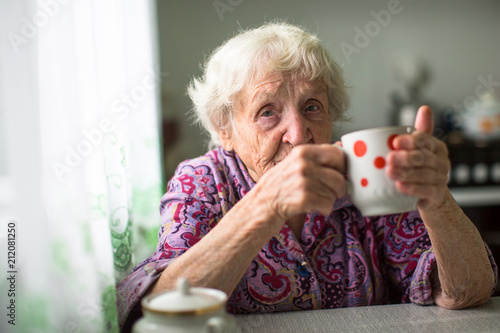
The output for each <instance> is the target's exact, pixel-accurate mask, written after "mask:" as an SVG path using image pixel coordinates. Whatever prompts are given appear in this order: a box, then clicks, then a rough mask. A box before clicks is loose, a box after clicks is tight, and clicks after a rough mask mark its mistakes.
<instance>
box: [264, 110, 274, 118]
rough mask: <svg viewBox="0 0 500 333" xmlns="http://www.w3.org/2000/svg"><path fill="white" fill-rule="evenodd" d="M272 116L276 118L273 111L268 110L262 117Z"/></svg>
mask: <svg viewBox="0 0 500 333" xmlns="http://www.w3.org/2000/svg"><path fill="white" fill-rule="evenodd" d="M271 116H274V112H273V111H271V110H266V111H264V112H262V117H271Z"/></svg>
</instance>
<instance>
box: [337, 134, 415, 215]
mask: <svg viewBox="0 0 500 333" xmlns="http://www.w3.org/2000/svg"><path fill="white" fill-rule="evenodd" d="M414 130H415V129H414V128H413V127H409V126H392V127H379V128H372V129H366V130H361V131H356V132H352V133H348V134H345V135H343V136H342V137H341V141H342V147H343V150H344V153H345V157H346V164H347V186H348V193H349V195H350V197H351V201H352V202H353V203H354V204H355V205H356V207H357V208H358V209H359V210H360V211H361V213H362V214H363V216H379V215H388V214H397V213H402V212H407V211H411V210H414V209H415V208H416V206H417V201H418V198H416V197H413V196H409V195H405V194H403V193H401V192H399V191H398V190H397V188H396V186H395V182H394V180H392V179H390V178H389V176H387V174H386V172H385V166H386V164H387V163H386V158H387V154H388V153H389V152H390V151H391V150H393V149H394V147H393V146H392V142H393V140H394V138H395V137H396V136H398V135H401V134H408V133H411V132H413V131H414Z"/></svg>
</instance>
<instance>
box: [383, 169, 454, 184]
mask: <svg viewBox="0 0 500 333" xmlns="http://www.w3.org/2000/svg"><path fill="white" fill-rule="evenodd" d="M388 175H389V177H390V178H391V179H394V180H399V181H402V182H405V183H414V184H419V185H432V186H435V185H440V186H446V184H447V183H448V175H447V174H446V173H442V172H439V171H436V170H433V169H430V168H404V167H403V168H398V169H393V170H390V171H388Z"/></svg>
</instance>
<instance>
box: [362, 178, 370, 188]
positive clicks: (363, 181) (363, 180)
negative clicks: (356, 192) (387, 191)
mask: <svg viewBox="0 0 500 333" xmlns="http://www.w3.org/2000/svg"><path fill="white" fill-rule="evenodd" d="M361 186H363V187H367V186H368V179H366V178H362V179H361Z"/></svg>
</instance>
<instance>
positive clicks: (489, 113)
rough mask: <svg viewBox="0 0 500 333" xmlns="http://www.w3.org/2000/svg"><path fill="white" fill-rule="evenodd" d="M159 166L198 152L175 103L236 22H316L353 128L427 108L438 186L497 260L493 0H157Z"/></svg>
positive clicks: (499, 110) (195, 132) (499, 126)
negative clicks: (446, 184)
mask: <svg viewBox="0 0 500 333" xmlns="http://www.w3.org/2000/svg"><path fill="white" fill-rule="evenodd" d="M157 8H158V26H159V43H160V59H161V67H162V71H163V72H168V73H169V75H168V76H167V77H165V78H164V80H163V81H162V108H163V119H164V126H163V127H164V159H165V177H166V179H168V178H170V176H171V175H172V173H173V171H174V168H175V166H176V165H177V164H178V163H179V161H181V160H184V159H187V158H192V157H195V156H198V155H200V154H203V153H204V152H205V151H206V142H207V140H206V138H207V137H206V136H205V135H204V133H203V132H202V131H201V130H200V129H199V128H198V127H196V126H193V125H192V124H191V121H190V119H189V117H188V116H186V112H187V111H188V110H189V109H190V107H191V105H190V101H189V99H188V97H187V96H186V86H187V84H188V83H189V81H190V80H191V78H192V77H194V76H198V75H200V74H201V70H200V64H201V63H203V61H204V59H205V58H206V57H207V56H208V55H209V54H210V52H211V51H212V50H213V49H214V48H215V47H217V46H218V45H220V44H221V43H222V42H223V41H224V40H226V39H227V38H229V37H230V36H232V35H233V34H234V33H235V32H236V31H237V30H238V29H240V28H243V29H246V28H249V27H257V26H259V25H261V24H262V23H264V22H267V21H270V20H275V19H280V20H286V21H287V22H289V23H293V24H298V25H300V26H302V27H304V28H306V29H307V30H309V31H311V32H313V33H316V34H317V35H318V36H319V38H320V39H321V40H322V42H323V44H324V45H325V46H326V47H327V49H328V50H329V51H330V52H331V53H332V55H333V57H334V59H335V60H336V61H337V62H338V63H339V64H340V65H342V67H343V70H344V75H345V79H346V81H347V83H348V84H349V85H350V86H351V88H350V96H351V99H352V100H351V101H352V105H351V108H350V113H349V115H350V117H351V121H349V122H345V123H343V124H339V125H338V126H337V127H336V129H335V133H334V137H333V139H334V140H336V139H338V138H339V137H340V136H341V135H342V134H344V133H346V132H350V131H353V130H357V129H364V128H369V127H375V126H384V125H392V124H410V125H412V124H413V119H414V116H415V112H416V108H417V107H418V106H419V105H421V104H428V105H430V106H431V107H432V108H433V109H434V112H435V122H436V131H435V135H436V136H438V137H439V138H441V139H442V140H444V141H445V142H447V144H448V146H449V148H450V156H451V158H452V162H453V169H452V172H451V173H450V187H451V188H452V189H453V194H454V195H455V198H456V199H457V200H458V201H459V203H460V205H461V206H462V208H463V209H464V210H465V211H466V213H467V214H468V215H469V216H470V217H471V219H472V220H473V221H474V222H475V223H476V225H477V226H478V228H479V230H480V231H481V233H482V234H483V237H484V239H485V240H486V241H487V243H488V244H489V246H490V247H491V248H492V250H493V251H494V254H495V257H496V260H497V262H500V221H499V216H500V145H499V144H498V140H499V138H500V105H499V104H498V102H497V100H498V98H499V97H500V60H499V59H500V37H499V36H500V19H499V18H500V1H497V0H479V1H456V0H443V1H432V0H418V1H411V0H401V1H393V0H376V1H345V0H344V1H341V0H336V1H326V0H323V1H322V0H315V1H298V0H293V1H289V0H274V1H248V0H220V1H158V3H157Z"/></svg>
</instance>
